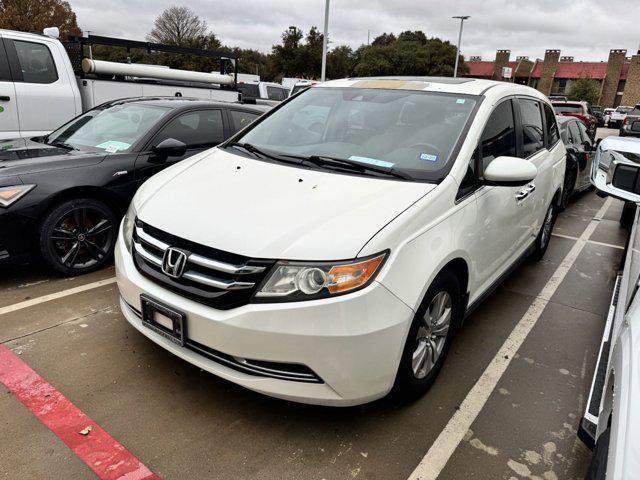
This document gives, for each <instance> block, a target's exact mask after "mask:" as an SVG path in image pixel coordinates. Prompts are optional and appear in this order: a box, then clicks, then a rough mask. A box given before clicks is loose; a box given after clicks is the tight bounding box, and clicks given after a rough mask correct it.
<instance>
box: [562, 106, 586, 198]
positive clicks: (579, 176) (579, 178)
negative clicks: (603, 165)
mask: <svg viewBox="0 0 640 480" xmlns="http://www.w3.org/2000/svg"><path fill="white" fill-rule="evenodd" d="M557 121H558V128H559V129H560V137H561V138H562V141H563V143H564V146H565V148H566V149H567V164H566V170H565V174H564V187H563V188H562V201H561V206H562V208H565V207H566V206H567V204H568V203H569V199H570V198H571V196H572V195H573V194H574V193H578V192H582V191H583V190H586V189H587V188H590V187H591V162H592V157H593V154H594V153H595V145H596V144H595V142H594V141H593V140H592V139H591V137H590V136H589V133H588V132H587V128H586V127H585V126H584V123H582V122H581V121H580V120H578V119H577V118H575V117H563V116H558V117H557Z"/></svg>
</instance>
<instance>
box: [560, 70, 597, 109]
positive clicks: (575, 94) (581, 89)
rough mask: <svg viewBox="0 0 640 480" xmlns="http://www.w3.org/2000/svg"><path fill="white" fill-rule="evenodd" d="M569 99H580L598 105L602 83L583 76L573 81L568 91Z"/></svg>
mask: <svg viewBox="0 0 640 480" xmlns="http://www.w3.org/2000/svg"><path fill="white" fill-rule="evenodd" d="M567 96H568V97H569V100H579V101H585V102H589V104H591V105H596V104H597V103H598V100H599V98H600V85H599V84H598V82H597V81H596V80H594V79H593V78H591V77H588V76H582V77H580V78H578V79H576V80H574V81H572V82H571V84H570V85H569V90H568V92H567Z"/></svg>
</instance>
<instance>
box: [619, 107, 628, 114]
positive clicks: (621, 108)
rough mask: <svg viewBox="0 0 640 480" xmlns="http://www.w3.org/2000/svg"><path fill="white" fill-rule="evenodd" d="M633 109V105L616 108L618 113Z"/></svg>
mask: <svg viewBox="0 0 640 480" xmlns="http://www.w3.org/2000/svg"><path fill="white" fill-rule="evenodd" d="M629 110H631V107H618V108H616V112H618V113H628V112H629Z"/></svg>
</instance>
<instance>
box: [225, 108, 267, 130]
mask: <svg viewBox="0 0 640 480" xmlns="http://www.w3.org/2000/svg"><path fill="white" fill-rule="evenodd" d="M229 115H230V116H231V124H232V125H233V133H236V132H237V131H238V130H242V129H243V128H244V127H246V126H247V125H249V124H250V123H251V122H253V121H254V120H255V119H256V118H258V117H259V116H260V115H259V114H257V113H252V112H241V111H239V110H229Z"/></svg>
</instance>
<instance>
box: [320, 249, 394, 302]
mask: <svg viewBox="0 0 640 480" xmlns="http://www.w3.org/2000/svg"><path fill="white" fill-rule="evenodd" d="M383 259H384V254H383V255H379V256H377V257H374V258H370V259H369V260H365V261H363V262H358V263H351V264H348V265H337V266H335V267H332V268H331V270H329V279H330V282H329V285H328V286H327V289H328V290H329V292H331V293H338V292H345V291H347V290H353V289H354V288H358V287H360V286H362V285H364V284H365V283H367V282H368V281H369V279H370V278H371V277H372V275H373V274H374V273H375V272H376V270H377V269H378V267H379V266H380V264H381V263H382V260H383Z"/></svg>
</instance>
